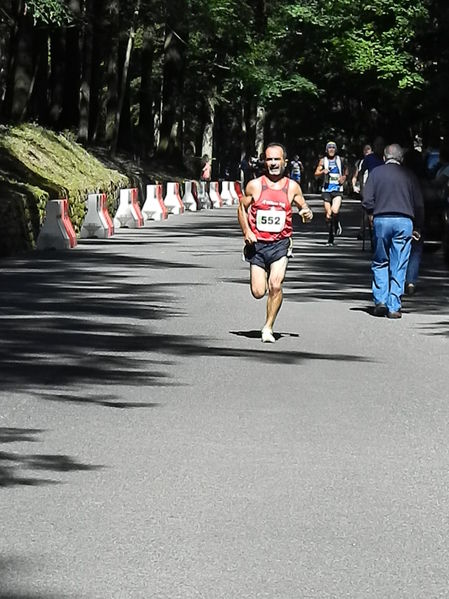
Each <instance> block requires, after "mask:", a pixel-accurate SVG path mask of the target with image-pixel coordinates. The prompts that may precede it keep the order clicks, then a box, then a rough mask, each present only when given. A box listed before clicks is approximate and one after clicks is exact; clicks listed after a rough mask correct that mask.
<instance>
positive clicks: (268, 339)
mask: <svg viewBox="0 0 449 599" xmlns="http://www.w3.org/2000/svg"><path fill="white" fill-rule="evenodd" d="M275 341H276V339H275V338H274V336H273V331H272V330H271V329H268V328H266V329H265V328H263V329H262V343H274V342H275Z"/></svg>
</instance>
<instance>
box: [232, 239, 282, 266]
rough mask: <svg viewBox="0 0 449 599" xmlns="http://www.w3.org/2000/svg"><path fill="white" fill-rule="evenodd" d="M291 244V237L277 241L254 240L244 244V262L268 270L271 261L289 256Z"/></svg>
mask: <svg viewBox="0 0 449 599" xmlns="http://www.w3.org/2000/svg"><path fill="white" fill-rule="evenodd" d="M291 246H292V239H291V237H286V238H285V239H280V240H279V241H256V243H253V244H247V245H245V247H244V249H243V254H244V256H245V260H246V262H249V263H250V264H254V266H260V267H261V268H264V269H265V270H269V268H270V266H271V264H273V262H276V261H277V260H280V259H281V258H284V257H285V256H287V257H290V255H291Z"/></svg>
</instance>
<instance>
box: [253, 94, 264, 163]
mask: <svg viewBox="0 0 449 599" xmlns="http://www.w3.org/2000/svg"><path fill="white" fill-rule="evenodd" d="M265 116H266V113H265V108H264V107H263V106H260V105H259V106H257V108H256V139H255V145H256V152H257V155H258V156H260V154H262V152H263V150H264V144H265V136H264V131H265Z"/></svg>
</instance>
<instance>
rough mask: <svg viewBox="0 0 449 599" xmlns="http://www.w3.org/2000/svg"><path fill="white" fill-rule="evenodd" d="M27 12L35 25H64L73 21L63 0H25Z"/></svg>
mask: <svg viewBox="0 0 449 599" xmlns="http://www.w3.org/2000/svg"><path fill="white" fill-rule="evenodd" d="M27 10H29V11H30V13H31V14H32V15H33V18H34V20H35V22H36V23H45V24H46V25H66V24H68V23H70V22H71V21H72V19H73V16H72V13H71V11H70V9H69V8H68V6H67V4H66V3H65V2H64V1H63V0H27Z"/></svg>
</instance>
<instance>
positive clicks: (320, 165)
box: [315, 158, 329, 179]
mask: <svg viewBox="0 0 449 599" xmlns="http://www.w3.org/2000/svg"><path fill="white" fill-rule="evenodd" d="M328 172H329V171H327V170H326V169H325V168H324V161H323V159H322V158H320V161H319V162H318V165H317V167H316V169H315V177H316V178H317V179H318V178H319V177H322V176H323V175H326V174H327V173H328Z"/></svg>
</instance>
